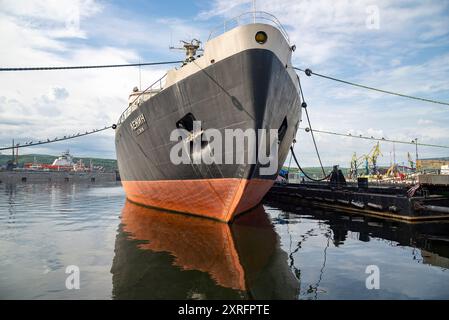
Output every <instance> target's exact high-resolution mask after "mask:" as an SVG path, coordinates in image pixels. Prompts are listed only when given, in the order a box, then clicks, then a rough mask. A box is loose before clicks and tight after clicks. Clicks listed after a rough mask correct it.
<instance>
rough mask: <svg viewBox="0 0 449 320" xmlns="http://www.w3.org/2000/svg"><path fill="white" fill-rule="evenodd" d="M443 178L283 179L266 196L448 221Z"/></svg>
mask: <svg viewBox="0 0 449 320" xmlns="http://www.w3.org/2000/svg"><path fill="white" fill-rule="evenodd" d="M447 178H449V176H448V177H447ZM447 178H435V177H433V178H421V179H419V180H420V181H422V182H423V183H422V184H417V185H415V186H407V185H369V184H368V183H367V182H366V181H364V182H363V183H347V184H345V185H332V184H330V183H329V182H303V183H283V184H275V185H274V186H273V187H272V188H271V190H270V191H269V192H268V194H267V196H266V199H267V200H269V201H275V202H286V203H289V204H301V205H308V206H312V207H321V208H330V209H334V210H340V211H345V212H347V213H361V214H365V215H369V216H375V217H381V218H386V219H394V220H400V221H406V222H422V221H432V220H448V221H449V196H448V194H449V188H448V185H449V184H447V185H445V184H444V183H445V182H446V179H447ZM441 179H443V181H442V182H441V181H440V180H441ZM433 181H437V182H438V183H437V184H435V183H433ZM448 181H449V180H448Z"/></svg>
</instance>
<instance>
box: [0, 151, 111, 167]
mask: <svg viewBox="0 0 449 320" xmlns="http://www.w3.org/2000/svg"><path fill="white" fill-rule="evenodd" d="M57 157H58V156H51V155H48V154H24V155H20V154H19V167H22V166H23V164H24V163H28V162H33V161H34V159H36V162H37V163H45V164H52V163H53V161H54V160H55V159H56V158H57ZM80 159H82V160H83V162H84V164H85V165H89V163H90V160H92V164H93V165H94V166H101V167H104V168H105V170H107V171H113V170H117V160H115V159H101V158H87V157H84V158H79V157H74V158H73V161H75V162H77V161H79V160H80ZM9 160H11V155H9V154H0V166H3V165H6V163H7V162H8V161H9Z"/></svg>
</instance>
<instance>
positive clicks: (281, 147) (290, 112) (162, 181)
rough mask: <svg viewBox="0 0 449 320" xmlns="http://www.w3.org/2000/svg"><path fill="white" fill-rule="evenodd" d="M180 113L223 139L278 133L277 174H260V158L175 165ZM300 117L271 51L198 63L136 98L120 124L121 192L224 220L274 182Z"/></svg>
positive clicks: (245, 207)
mask: <svg viewBox="0 0 449 320" xmlns="http://www.w3.org/2000/svg"><path fill="white" fill-rule="evenodd" d="M192 63H195V62H192ZM142 115H143V117H144V121H142ZM186 115H190V116H189V117H190V118H189V119H195V120H196V121H201V129H202V130H205V129H217V130H219V131H220V132H221V133H222V136H223V137H225V133H224V131H225V129H241V130H243V131H245V130H247V129H253V130H256V132H257V129H275V130H278V133H279V142H278V154H277V156H278V158H277V170H275V171H276V173H274V174H270V175H264V174H262V172H261V168H262V167H263V166H262V165H260V162H256V163H243V164H238V163H237V164H225V163H222V164H217V163H213V164H205V163H199V164H193V163H189V164H178V165H176V164H174V163H173V162H172V161H171V159H170V151H171V149H172V147H173V146H174V145H175V144H176V143H177V142H176V141H170V135H171V133H172V131H173V130H174V129H176V126H177V123H179V121H180V120H182V119H183V118H184V117H186ZM300 115H301V110H300V97H299V95H298V90H297V89H296V86H295V83H294V80H293V79H292V77H291V76H290V74H289V73H288V71H287V69H286V66H285V65H283V64H282V63H281V61H280V60H279V59H278V58H277V56H276V55H275V54H274V53H273V52H271V51H269V50H263V49H249V50H246V51H242V52H240V53H238V54H235V55H232V56H230V57H228V58H226V59H224V60H222V61H218V62H215V63H214V64H211V65H210V66H209V67H207V68H204V69H200V67H198V72H196V73H194V74H192V75H190V76H188V77H187V78H185V79H183V80H181V81H179V82H177V83H175V84H173V85H171V86H169V87H167V88H165V89H164V90H162V91H161V92H160V93H158V94H157V95H155V96H154V97H152V98H150V99H149V100H147V101H145V102H144V103H142V104H141V105H140V106H139V107H138V108H137V109H136V110H134V111H133V112H132V113H131V114H130V115H129V116H128V117H127V118H126V119H125V120H124V121H123V122H122V123H121V124H120V125H119V126H118V128H117V131H116V149H117V159H118V166H119V170H120V176H121V179H122V183H123V186H124V188H125V192H126V195H127V197H128V199H129V200H131V201H133V202H136V203H139V204H143V205H146V206H151V207H159V208H163V209H166V210H171V211H179V212H184V213H191V214H195V215H200V216H206V217H209V218H214V219H218V220H221V221H226V222H227V221H230V220H232V218H233V217H234V216H235V215H237V214H239V213H241V212H244V211H247V210H249V209H251V208H252V207H254V206H256V205H257V204H258V203H259V202H260V201H261V199H262V198H263V196H264V195H265V194H266V192H267V191H268V190H269V188H270V187H271V186H272V184H273V182H274V180H275V179H276V177H277V172H279V169H280V168H281V167H282V165H283V163H284V161H285V158H286V157H287V154H288V150H289V147H290V145H291V143H292V140H293V139H294V137H295V135H296V131H297V129H298V125H299V121H300ZM136 119H137V120H139V119H140V120H139V121H138V123H137V125H136ZM133 121H134V122H133ZM223 145H224V141H223ZM247 147H248V146H247V145H245V151H247V149H246V148H247ZM228 151H229V150H225V151H224V152H228ZM233 151H235V149H233ZM201 152H208V151H207V148H203V149H202V150H201Z"/></svg>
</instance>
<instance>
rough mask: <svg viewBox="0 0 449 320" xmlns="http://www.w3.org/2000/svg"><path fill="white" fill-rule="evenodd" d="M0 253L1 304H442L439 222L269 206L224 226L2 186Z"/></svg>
mask: <svg viewBox="0 0 449 320" xmlns="http://www.w3.org/2000/svg"><path fill="white" fill-rule="evenodd" d="M0 257H1V259H0V298H1V299H219V298H220V299H221V298H222V299H317V300H321V299H448V298H449V269H448V268H449V224H447V223H442V222H439V223H424V224H405V223H401V222H394V221H385V220H380V219H374V218H367V217H363V216H358V215H351V214H345V213H342V212H339V213H337V212H331V211H328V210H318V209H310V208H307V207H292V206H288V205H285V204H282V205H280V204H279V203H272V202H270V203H263V204H262V205H259V206H258V207H256V208H254V209H253V210H251V211H250V212H247V213H245V214H243V215H241V216H240V217H238V218H237V219H236V221H234V223H232V224H231V225H227V224H224V223H220V222H216V221H213V220H208V219H202V218H195V217H191V216H187V215H182V214H175V213H170V212H163V211H160V210H155V209H150V208H143V207H141V206H138V205H135V204H133V203H131V202H129V201H126V199H125V195H124V192H123V189H122V187H121V185H120V184H119V183H118V184H117V183H109V184H97V183H91V184H27V183H21V184H15V185H7V184H5V183H2V184H0ZM74 267H75V269H77V270H78V271H79V272H78V276H79V287H78V288H77V287H73V286H72V287H70V286H68V285H67V282H68V278H69V277H71V276H72V273H71V270H74V269H73V268H74ZM69 284H70V281H69Z"/></svg>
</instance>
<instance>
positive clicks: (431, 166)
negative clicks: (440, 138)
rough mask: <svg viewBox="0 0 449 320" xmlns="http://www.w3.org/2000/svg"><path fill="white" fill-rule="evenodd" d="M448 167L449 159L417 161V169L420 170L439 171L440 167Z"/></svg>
mask: <svg viewBox="0 0 449 320" xmlns="http://www.w3.org/2000/svg"><path fill="white" fill-rule="evenodd" d="M445 165H449V157H443V158H428V159H418V163H417V167H418V169H421V170H441V166H445Z"/></svg>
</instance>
